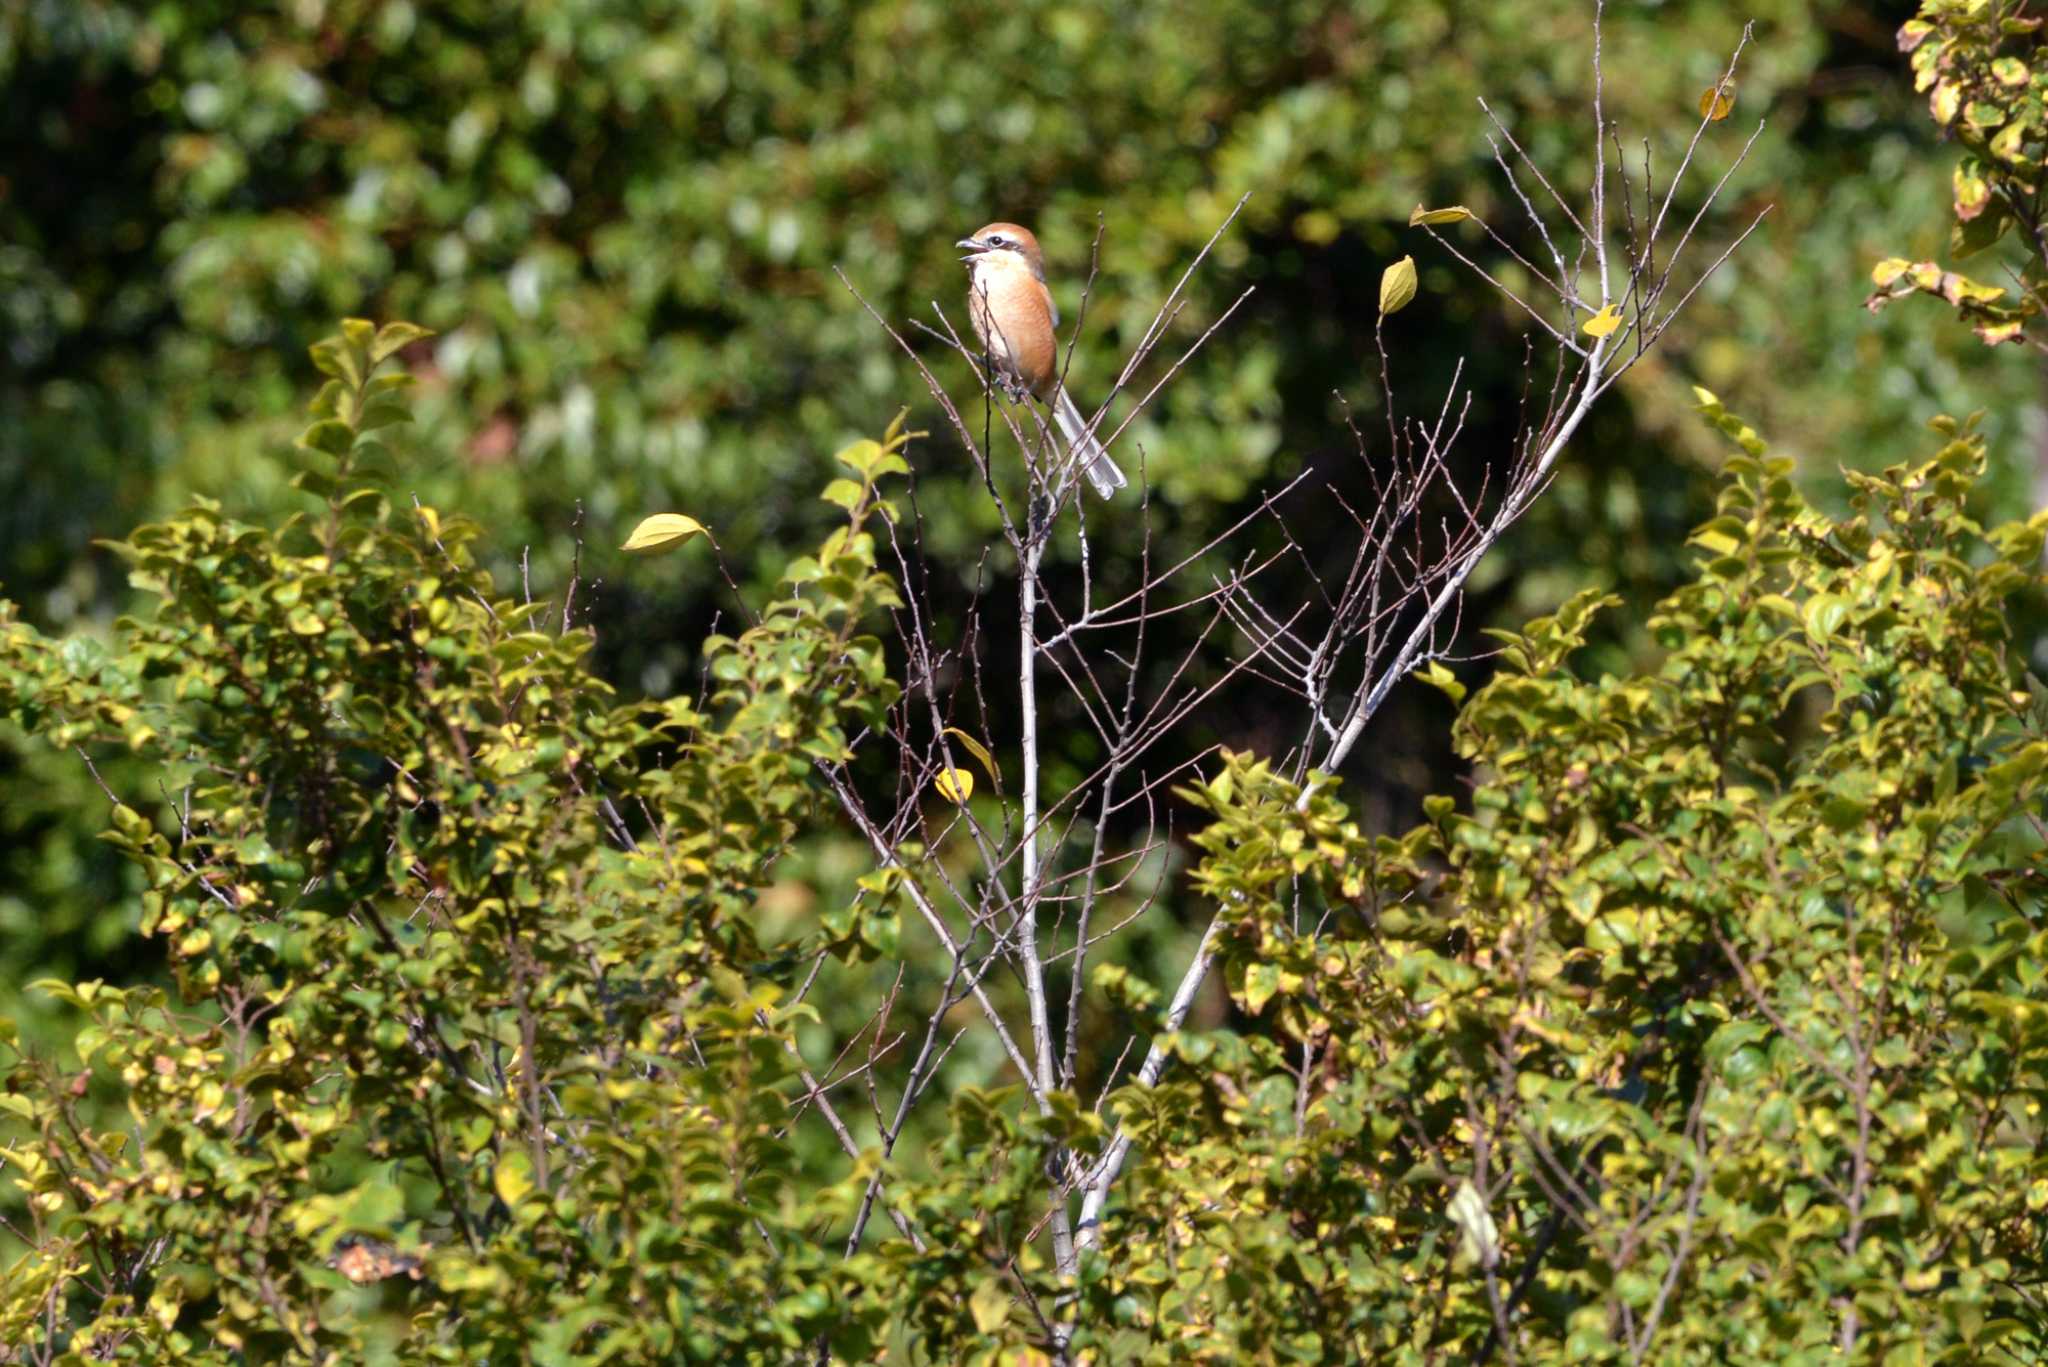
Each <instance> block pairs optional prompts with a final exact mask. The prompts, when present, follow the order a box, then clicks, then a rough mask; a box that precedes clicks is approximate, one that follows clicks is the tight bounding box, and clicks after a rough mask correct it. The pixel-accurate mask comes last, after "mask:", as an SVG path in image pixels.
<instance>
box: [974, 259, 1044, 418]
mask: <svg viewBox="0 0 2048 1367" xmlns="http://www.w3.org/2000/svg"><path fill="white" fill-rule="evenodd" d="M968 295H969V297H968V316H969V318H971V319H972V320H973V322H974V331H975V335H976V336H978V337H980V338H981V344H982V345H983V346H984V347H987V348H988V352H989V357H990V359H992V360H994V361H995V362H997V363H998V364H1000V365H1004V366H1006V368H1008V369H1009V370H1011V371H1012V372H1013V373H1015V375H1016V376H1017V378H1018V379H1020V380H1022V381H1023V382H1024V384H1025V387H1026V388H1028V389H1030V390H1031V392H1032V393H1034V394H1037V393H1040V392H1041V391H1042V390H1044V388H1045V387H1046V385H1047V384H1048V383H1050V382H1051V380H1052V379H1053V362H1054V359H1055V352H1056V347H1055V344H1054V338H1053V330H1052V304H1051V301H1050V299H1049V298H1048V297H1047V295H1046V292H1045V286H1044V285H1043V284H1042V283H1041V282H1040V281H1039V279H1038V277H1037V276H1035V275H1033V274H1032V273H1031V268H1030V267H1028V266H1026V265H1025V264H1024V263H1023V262H1022V261H1017V262H1014V263H1013V262H1011V261H1008V260H994V259H986V258H985V259H983V260H981V261H977V262H976V263H975V269H974V277H973V280H972V283H971V285H970V287H969V291H968Z"/></svg>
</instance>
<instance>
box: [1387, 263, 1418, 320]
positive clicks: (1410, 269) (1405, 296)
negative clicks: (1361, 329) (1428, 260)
mask: <svg viewBox="0 0 2048 1367" xmlns="http://www.w3.org/2000/svg"><path fill="white" fill-rule="evenodd" d="M1414 297H1415V258H1414V257H1412V256H1404V257H1402V258H1401V259H1400V260H1399V261H1396V262H1395V263H1394V264H1393V265H1391V266H1389V267H1387V269H1386V270H1385V271H1384V272H1383V273H1382V274H1381V275H1380V317H1382V318H1385V317H1386V316H1388V315H1389V314H1394V313H1399V312H1400V311H1401V310H1402V309H1404V308H1406V307H1408V301H1409V300H1411V299H1413V298H1414Z"/></svg>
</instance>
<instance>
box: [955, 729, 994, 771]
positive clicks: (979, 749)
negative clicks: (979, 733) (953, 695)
mask: <svg viewBox="0 0 2048 1367" xmlns="http://www.w3.org/2000/svg"><path fill="white" fill-rule="evenodd" d="M946 734H947V735H949V736H952V737H953V738H955V739H956V740H958V741H959V742H960V744H961V745H963V746H965V747H966V748H967V753H968V754H970V755H972V756H974V757H975V758H976V759H978V760H980V761H981V768H982V772H983V773H986V774H987V775H988V779H989V782H991V783H1001V782H1002V781H1003V776H1002V775H1001V774H1000V773H998V772H997V771H996V761H995V757H994V756H993V755H991V754H989V752H988V747H987V746H985V745H983V744H982V743H981V742H980V741H978V740H976V739H975V738H974V737H972V736H970V735H968V734H967V733H966V732H965V731H962V730H961V729H960V728H959V727H957V726H949V727H947V728H946Z"/></svg>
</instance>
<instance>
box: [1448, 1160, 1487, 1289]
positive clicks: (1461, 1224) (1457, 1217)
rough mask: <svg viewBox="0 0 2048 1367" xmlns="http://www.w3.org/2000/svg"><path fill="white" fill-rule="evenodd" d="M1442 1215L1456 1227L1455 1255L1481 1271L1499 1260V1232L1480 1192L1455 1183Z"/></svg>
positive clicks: (1471, 1186)
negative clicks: (1455, 1188)
mask: <svg viewBox="0 0 2048 1367" xmlns="http://www.w3.org/2000/svg"><path fill="white" fill-rule="evenodd" d="M1444 1213H1445V1214H1446V1215H1448V1216H1449V1217H1450V1220H1451V1223H1452V1224H1454V1225H1456V1226H1457V1227H1458V1251H1459V1252H1460V1253H1462V1254H1463V1255H1464V1256H1465V1257H1466V1258H1468V1259H1470V1260H1471V1261H1473V1262H1476V1263H1478V1264H1479V1265H1480V1266H1482V1267H1492V1266H1493V1265H1494V1262H1495V1260H1496V1259H1498V1258H1499V1257H1500V1230H1499V1228H1498V1227H1497V1226H1496V1225H1495V1224H1494V1223H1493V1216H1492V1215H1490V1214H1488V1213H1487V1209H1486V1198H1485V1197H1483V1196H1481V1195H1480V1194H1479V1189H1478V1188H1477V1187H1475V1186H1473V1185H1472V1183H1471V1182H1470V1181H1469V1180H1468V1181H1464V1182H1460V1183H1458V1190H1457V1191H1456V1192H1454V1193H1453V1194H1452V1196H1451V1203H1450V1205H1449V1207H1447V1208H1446V1209H1445V1211H1444Z"/></svg>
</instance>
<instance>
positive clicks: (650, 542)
mask: <svg viewBox="0 0 2048 1367" xmlns="http://www.w3.org/2000/svg"><path fill="white" fill-rule="evenodd" d="M703 531H704V524H703V523H701V522H699V521H698V520H697V519H696V518H694V517H688V516H685V515H684V514H682V513H656V514H655V515H654V516H653V517H649V518H644V519H642V520H641V523H640V525H639V526H637V527H635V528H634V529H633V534H632V535H631V536H629V537H627V538H626V541H625V544H624V545H622V546H621V547H619V549H620V550H625V551H663V550H667V549H668V548H669V547H671V546H680V545H681V544H682V543H683V542H685V541H688V540H689V539H690V538H691V537H693V536H698V535H701V534H702V533H703Z"/></svg>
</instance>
